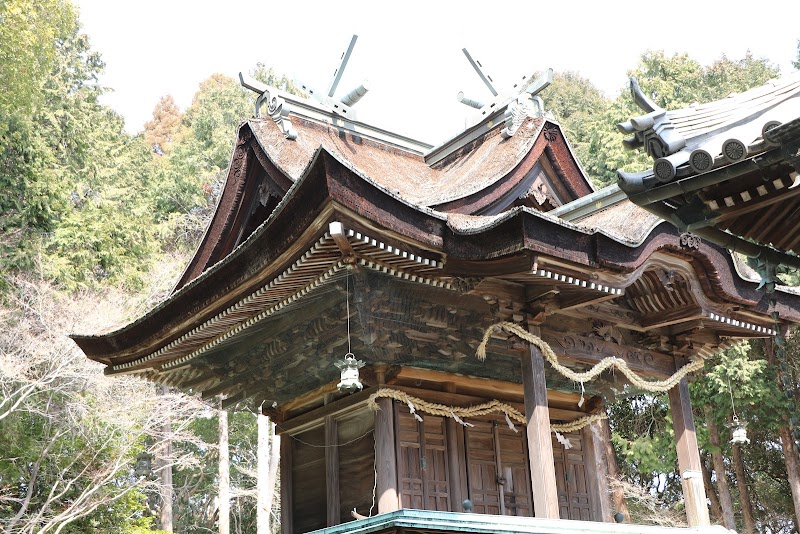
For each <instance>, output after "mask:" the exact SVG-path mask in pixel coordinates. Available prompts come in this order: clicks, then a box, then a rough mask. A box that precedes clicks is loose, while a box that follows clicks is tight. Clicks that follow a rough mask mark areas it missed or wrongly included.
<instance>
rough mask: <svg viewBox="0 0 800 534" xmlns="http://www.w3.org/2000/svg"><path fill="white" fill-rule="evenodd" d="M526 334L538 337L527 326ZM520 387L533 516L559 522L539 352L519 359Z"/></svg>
mask: <svg viewBox="0 0 800 534" xmlns="http://www.w3.org/2000/svg"><path fill="white" fill-rule="evenodd" d="M528 330H529V331H530V333H532V334H534V335H537V336H539V335H541V332H540V330H539V328H538V327H536V326H530V325H529V326H528ZM522 386H523V390H524V394H525V417H526V418H527V420H528V424H527V428H526V433H527V437H528V461H529V462H530V468H531V487H532V490H533V510H534V514H535V516H536V517H542V518H546V519H558V518H559V513H558V490H557V487H556V471H555V467H554V465H553V442H552V440H551V438H550V414H549V412H548V409H547V384H546V383H545V379H544V359H543V358H542V353H541V352H540V351H539V349H538V348H536V347H534V346H533V345H531V346H530V350H529V352H528V353H527V354H525V355H523V357H522Z"/></svg>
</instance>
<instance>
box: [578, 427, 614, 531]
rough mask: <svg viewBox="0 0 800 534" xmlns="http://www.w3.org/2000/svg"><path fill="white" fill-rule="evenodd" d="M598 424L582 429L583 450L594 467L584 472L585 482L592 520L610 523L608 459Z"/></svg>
mask: <svg viewBox="0 0 800 534" xmlns="http://www.w3.org/2000/svg"><path fill="white" fill-rule="evenodd" d="M600 423H601V422H600V421H595V422H594V423H592V424H590V425H588V426H586V427H584V428H583V442H584V450H585V451H586V455H587V458H588V459H589V465H594V466H595V469H587V470H586V478H587V480H586V482H587V484H588V485H589V487H590V490H589V491H590V495H591V497H592V498H591V503H592V520H594V521H603V522H606V523H611V522H612V521H613V520H614V519H613V518H612V517H611V516H612V513H611V498H610V494H609V491H608V458H607V457H606V447H605V444H604V443H603V429H602V428H601V425H600Z"/></svg>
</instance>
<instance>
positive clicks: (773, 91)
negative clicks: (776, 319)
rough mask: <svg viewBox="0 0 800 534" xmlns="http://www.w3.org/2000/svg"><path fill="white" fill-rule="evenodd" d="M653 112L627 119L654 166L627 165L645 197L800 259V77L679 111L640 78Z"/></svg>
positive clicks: (713, 230)
mask: <svg viewBox="0 0 800 534" xmlns="http://www.w3.org/2000/svg"><path fill="white" fill-rule="evenodd" d="M632 90H633V94H634V99H635V100H636V103H637V104H638V105H639V106H640V107H641V108H642V109H643V110H644V111H646V112H647V113H646V114H645V115H642V116H639V117H634V118H632V119H631V120H630V121H628V122H625V123H622V124H620V125H619V128H620V129H621V130H622V131H623V132H625V133H629V134H633V135H632V137H630V138H629V139H627V140H626V144H627V145H628V146H629V147H634V148H635V147H640V148H642V149H644V150H645V151H646V152H647V153H648V154H649V155H650V156H651V157H652V158H653V159H654V165H653V168H652V169H651V170H648V171H645V172H642V173H635V174H630V173H624V172H620V173H619V186H620V188H621V189H622V190H623V191H625V193H626V194H627V195H628V196H629V198H630V199H631V200H632V201H633V202H634V203H636V204H638V205H640V206H642V207H644V208H645V209H647V210H648V211H650V212H652V213H654V214H656V215H658V216H659V217H661V218H663V219H666V220H669V221H671V222H672V223H673V224H675V225H676V226H678V227H679V228H681V229H682V230H690V231H692V232H694V233H696V234H698V235H699V236H701V237H703V238H704V239H709V240H711V241H712V242H714V243H717V244H719V245H721V246H724V247H726V248H729V249H730V250H735V251H738V252H741V253H743V254H745V255H747V256H750V257H760V258H762V259H764V258H765V257H767V256H769V261H770V262H771V263H783V264H786V265H791V266H794V267H800V258H799V257H798V255H800V187H797V186H798V184H800V177H798V171H800V75H794V76H792V77H788V78H784V79H782V80H777V81H773V82H770V83H767V84H766V85H764V86H762V87H757V88H755V89H752V90H750V91H746V92H744V93H742V94H739V95H732V96H730V97H728V98H725V99H723V100H719V101H716V102H711V103H708V104H704V105H697V106H691V107H688V108H683V109H679V110H674V111H667V110H663V109H660V108H658V107H657V106H655V104H653V103H652V102H651V101H650V100H649V99H648V98H647V97H646V96H645V95H644V94H642V92H641V91H640V90H639V88H638V86H637V85H636V83H635V80H632Z"/></svg>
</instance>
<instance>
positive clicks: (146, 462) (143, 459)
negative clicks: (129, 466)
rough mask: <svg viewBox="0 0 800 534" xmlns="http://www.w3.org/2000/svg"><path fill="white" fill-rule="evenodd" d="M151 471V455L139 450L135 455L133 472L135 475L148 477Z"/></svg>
mask: <svg viewBox="0 0 800 534" xmlns="http://www.w3.org/2000/svg"><path fill="white" fill-rule="evenodd" d="M152 472H153V455H152V454H148V453H147V452H140V453H139V454H138V455H137V456H136V466H135V467H134V468H133V474H134V475H136V476H137V477H148V476H150V474H151V473H152Z"/></svg>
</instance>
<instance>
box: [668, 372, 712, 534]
mask: <svg viewBox="0 0 800 534" xmlns="http://www.w3.org/2000/svg"><path fill="white" fill-rule="evenodd" d="M669 407H670V410H671V411H672V427H673V429H674V430H675V444H676V448H677V451H678V468H679V470H680V473H681V481H682V484H683V500H684V502H685V503H686V520H687V521H688V523H689V527H700V526H707V525H710V524H711V522H710V520H709V517H708V506H707V505H706V490H705V487H704V486H703V473H702V470H701V466H700V451H699V450H698V448H697V436H696V435H695V430H694V417H693V415H692V403H691V401H690V399H689V382H688V381H687V380H686V378H685V377H684V378H683V380H681V381H680V382H679V383H678V384H677V385H676V386H675V387H673V388H672V389H670V390H669Z"/></svg>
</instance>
